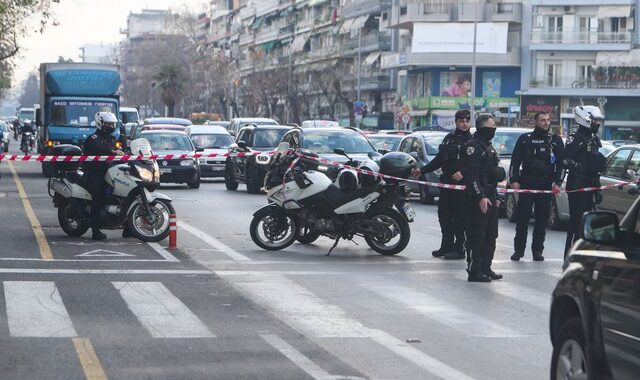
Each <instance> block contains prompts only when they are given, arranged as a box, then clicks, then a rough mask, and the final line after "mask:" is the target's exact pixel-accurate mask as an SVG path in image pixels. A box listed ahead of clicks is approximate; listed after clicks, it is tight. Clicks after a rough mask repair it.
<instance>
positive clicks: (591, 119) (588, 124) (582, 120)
mask: <svg viewBox="0 0 640 380" xmlns="http://www.w3.org/2000/svg"><path fill="white" fill-rule="evenodd" d="M573 117H574V119H575V121H576V123H578V124H579V125H581V126H583V127H585V128H589V129H592V130H593V129H595V130H596V131H597V130H598V128H599V127H600V124H602V122H603V121H604V115H603V114H602V111H600V108H598V107H596V106H578V107H576V108H574V109H573Z"/></svg>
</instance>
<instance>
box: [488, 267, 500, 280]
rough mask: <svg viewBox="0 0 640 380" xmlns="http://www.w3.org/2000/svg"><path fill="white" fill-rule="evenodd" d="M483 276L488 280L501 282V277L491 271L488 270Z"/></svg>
mask: <svg viewBox="0 0 640 380" xmlns="http://www.w3.org/2000/svg"><path fill="white" fill-rule="evenodd" d="M485 274H486V275H487V276H488V277H489V278H491V280H502V275H501V274H498V273H496V272H494V271H492V270H491V269H489V271H487V272H485Z"/></svg>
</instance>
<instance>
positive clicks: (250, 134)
mask: <svg viewBox="0 0 640 380" xmlns="http://www.w3.org/2000/svg"><path fill="white" fill-rule="evenodd" d="M232 123H233V122H232ZM290 129H291V127H287V126H284V125H277V124H266V125H257V124H249V125H247V126H245V127H243V128H241V129H240V130H239V132H238V135H237V136H236V141H235V144H233V145H231V147H230V148H229V153H230V154H231V155H232V156H230V157H228V158H227V161H226V162H225V165H226V166H225V174H224V183H225V186H226V187H227V190H236V189H237V188H238V184H239V183H244V184H246V185H247V192H248V193H250V194H257V193H260V189H261V188H262V186H263V184H264V176H265V174H266V173H267V165H268V163H269V156H268V154H267V153H268V152H269V151H271V150H274V149H275V148H276V147H277V146H278V144H279V143H280V140H282V136H284V134H285V133H287V131H289V130H290ZM240 152H244V153H253V152H263V153H264V154H260V155H258V156H256V155H253V154H248V155H245V156H242V157H238V156H235V154H237V153H240Z"/></svg>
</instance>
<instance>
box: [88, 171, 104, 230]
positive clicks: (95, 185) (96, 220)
mask: <svg viewBox="0 0 640 380" xmlns="http://www.w3.org/2000/svg"><path fill="white" fill-rule="evenodd" d="M104 174H105V173H101V172H100V173H89V174H87V190H89V193H90V194H91V213H90V214H89V217H90V220H91V229H92V230H93V231H97V230H99V229H100V227H101V223H100V211H101V210H102V209H103V208H104V205H105V197H104V191H105V189H106V188H107V183H106V182H105V181H104Z"/></svg>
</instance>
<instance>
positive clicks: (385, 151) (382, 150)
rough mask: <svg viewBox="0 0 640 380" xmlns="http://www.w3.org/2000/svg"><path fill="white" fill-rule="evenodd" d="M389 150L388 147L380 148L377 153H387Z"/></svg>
mask: <svg viewBox="0 0 640 380" xmlns="http://www.w3.org/2000/svg"><path fill="white" fill-rule="evenodd" d="M389 152H391V151H390V150H389V149H382V148H380V149H378V153H380V154H387V153H389Z"/></svg>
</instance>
